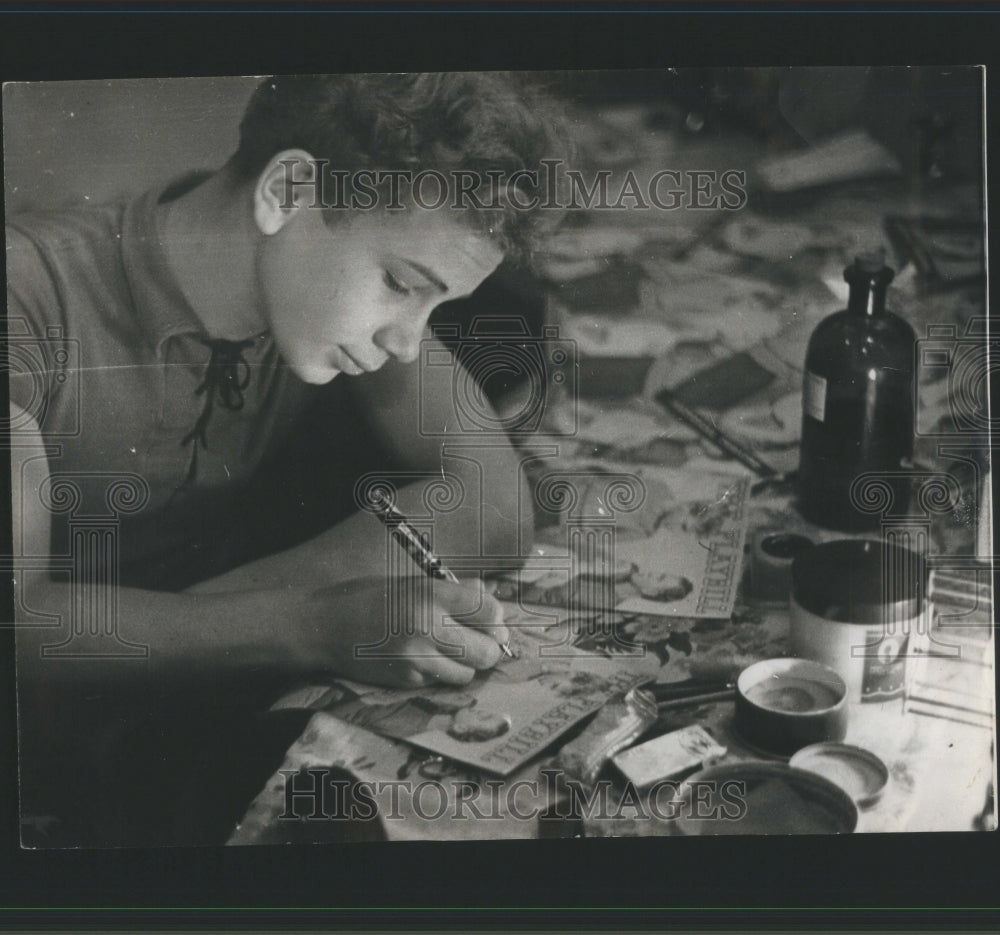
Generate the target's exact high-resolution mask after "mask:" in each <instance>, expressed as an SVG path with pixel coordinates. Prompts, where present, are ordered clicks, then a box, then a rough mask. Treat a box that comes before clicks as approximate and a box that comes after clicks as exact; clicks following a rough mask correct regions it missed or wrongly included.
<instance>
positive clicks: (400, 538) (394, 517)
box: [371, 490, 513, 656]
mask: <svg viewBox="0 0 1000 935" xmlns="http://www.w3.org/2000/svg"><path fill="white" fill-rule="evenodd" d="M371 499H372V503H373V506H374V507H375V509H376V516H378V518H379V519H380V520H382V522H383V523H384V524H385V526H386V528H387V529H388V530H389V532H390V533H391V535H392V537H393V539H394V540H395V541H396V542H397V543H398V544H399V545H400V546H401V547H402V548H403V549H404V550H405V551H406V554H407V555H409V556H410V558H411V559H412V560H413V562H414V564H415V565H417V567H419V568H420V569H421V570H422V571H423V573H424V574H425V575H427V577H428V578H436V579H438V580H439V581H448V582H450V583H451V584H458V585H460V584H461V582H460V581H459V580H458V578H456V577H455V575H454V574H453V573H452V571H451V570H450V569H448V568H447V567H445V565H444V564H443V563H442V561H441V559H440V558H438V556H436V555H435V554H434V552H433V551H432V550H431V547H430V543H429V542H428V541H427V538H426V537H425V536H423V535H421V534H420V533H418V532H417V531H416V530H415V529H414V528H413V525H412V524H411V523H410V521H409V520H408V519H407V518H406V517H405V516H404V515H403V514H402V513H400V512H399V510H397V509H396V507H395V506H394V505H393V503H392V501H391V499H390V498H389V496H388V494H386V493H385V492H384V491H381V490H375V491H373V492H372V494H371ZM487 598H488V599H489V601H492V603H493V604H495V606H496V609H495V611H494V617H493V621H492V623H491V624H490V625H488V626H485V627H483V629H488V630H492V631H493V632H494V634H495V635H496V638H497V643H498V645H499V646H500V650H501V652H503V653H504V655H506V656H512V655H513V653H512V652H511V649H510V633H509V631H508V630H507V628H506V627H505V626H503V611H502V608H501V607H500V605H499V604H498V603H496V601H495V600H493V598H490V597H489V595H487Z"/></svg>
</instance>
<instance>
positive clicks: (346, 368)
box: [334, 347, 367, 377]
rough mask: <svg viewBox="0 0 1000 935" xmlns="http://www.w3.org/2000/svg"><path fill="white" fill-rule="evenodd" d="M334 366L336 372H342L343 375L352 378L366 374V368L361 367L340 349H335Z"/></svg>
mask: <svg viewBox="0 0 1000 935" xmlns="http://www.w3.org/2000/svg"><path fill="white" fill-rule="evenodd" d="M334 365H335V366H336V367H337V369H338V370H342V371H343V372H344V373H347V374H350V375H351V376H352V377H356V376H360V375H361V374H362V373H366V372H367V368H366V367H362V366H361V364H359V363H358V362H357V361H356V360H355V359H354V358H353V357H351V355H350V354H348V353H347V351H345V350H344V349H343V348H342V347H338V348H337V353H336V355H335V358H334Z"/></svg>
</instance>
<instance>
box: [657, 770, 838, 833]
mask: <svg viewBox="0 0 1000 935" xmlns="http://www.w3.org/2000/svg"><path fill="white" fill-rule="evenodd" d="M671 809H672V812H673V814H674V816H675V818H674V824H673V830H674V831H675V832H676V833H678V834H681V835H685V836H691V835H718V834H747V835H750V834H752V835H759V834H850V833H851V832H853V831H854V830H855V829H856V828H857V826H858V806H857V805H856V804H855V802H854V800H853V799H852V798H851V797H850V796H849V795H848V794H847V793H846V792H845V791H844V790H843V789H841V788H840V786H838V785H836V784H835V783H832V782H830V780H829V779H824V778H823V777H822V776H818V775H816V774H815V773H811V772H808V771H807V770H803V769H795V768H794V767H792V766H787V765H785V764H784V763H769V762H765V761H759V760H744V761H742V762H731V763H721V764H718V765H716V766H709V767H708V768H706V769H703V770H701V771H700V772H697V773H695V774H694V775H693V776H691V777H689V778H688V779H687V780H686V781H685V782H684V783H682V784H681V786H680V788H679V789H678V790H677V794H676V796H675V797H674V799H673V802H672V803H671Z"/></svg>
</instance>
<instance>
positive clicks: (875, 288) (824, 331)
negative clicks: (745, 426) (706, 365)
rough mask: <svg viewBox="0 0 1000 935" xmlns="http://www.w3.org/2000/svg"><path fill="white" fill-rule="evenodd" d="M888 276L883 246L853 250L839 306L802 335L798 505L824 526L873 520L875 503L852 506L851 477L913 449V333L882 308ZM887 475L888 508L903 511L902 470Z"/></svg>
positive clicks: (886, 468)
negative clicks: (805, 340)
mask: <svg viewBox="0 0 1000 935" xmlns="http://www.w3.org/2000/svg"><path fill="white" fill-rule="evenodd" d="M892 277H893V271H892V270H891V269H889V267H888V266H886V265H885V253H884V251H881V250H880V251H878V252H877V253H869V254H862V255H861V256H858V257H857V258H856V259H855V261H854V263H853V264H852V265H851V266H848V267H847V269H845V270H844V279H845V280H846V281H847V282H848V283H850V287H851V289H850V298H849V299H848V304H847V308H846V309H844V310H843V311H840V312H836V313H835V314H833V315H830V316H828V317H827V318H824V319H823V321H821V322H820V323H819V325H817V327H816V330H815V331H814V332H813V334H812V337H811V338H810V339H809V349H808V351H807V352H806V366H805V370H806V372H805V378H804V387H803V398H802V454H801V460H800V462H799V508H800V509H801V511H802V514H803V516H805V517H806V519H809V520H811V521H812V522H814V523H817V524H818V525H820V526H825V527H827V528H830V529H842V530H863V529H873V528H877V527H878V525H879V522H880V520H881V516H882V514H881V512H876V513H869V512H865V511H864V510H861V509H858V507H857V505H856V499H857V493H858V492H856V494H855V496H854V497H852V494H851V487H852V484H854V481H855V479H856V478H858V477H859V475H861V474H865V473H868V472H878V473H884V474H886V475H891V473H892V472H902V471H903V466H902V464H901V462H902V461H903V460H904V459H907V458H910V457H911V456H912V454H913V405H914V398H913V353H914V345H915V342H916V335H915V334H914V332H913V329H912V328H911V327H910V326H909V325H908V324H907V323H906V322H905V321H903V319H902V318H900V317H898V316H897V315H894V314H893V313H892V312H889V311H886V308H885V293H886V289H887V288H888V286H889V283H890V282H892ZM886 483H887V484H888V487H889V490H890V491H891V494H892V504H891V507H890V509H891V512H892V513H897V514H898V513H901V512H905V510H906V506H907V502H908V497H909V482H908V480H907V479H906V477H905V476H904V475H900V476H896V477H894V478H892V477H890V476H887V478H886ZM877 500H878V498H877V497H875V498H873V499H872V500H869V503H874V502H876V501H877Z"/></svg>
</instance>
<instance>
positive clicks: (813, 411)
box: [802, 370, 826, 422]
mask: <svg viewBox="0 0 1000 935" xmlns="http://www.w3.org/2000/svg"><path fill="white" fill-rule="evenodd" d="M802 410H803V412H805V414H806V415H807V416H811V417H812V418H813V419H815V420H816V421H817V422H822V421H823V420H824V419H825V418H826V377H821V376H818V375H817V374H815V373H811V372H810V371H808V370H807V371H806V380H805V387H804V390H803V393H802Z"/></svg>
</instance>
